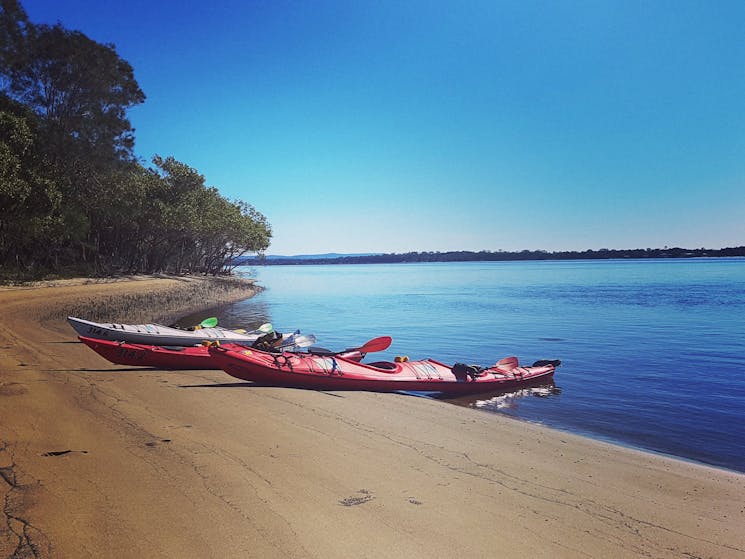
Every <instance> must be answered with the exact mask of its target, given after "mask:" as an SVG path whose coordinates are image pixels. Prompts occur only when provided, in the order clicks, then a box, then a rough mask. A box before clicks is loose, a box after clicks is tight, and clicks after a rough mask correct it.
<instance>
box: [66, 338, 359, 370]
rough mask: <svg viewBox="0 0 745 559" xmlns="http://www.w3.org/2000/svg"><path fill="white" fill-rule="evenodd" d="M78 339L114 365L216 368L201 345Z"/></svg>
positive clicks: (243, 347)
mask: <svg viewBox="0 0 745 559" xmlns="http://www.w3.org/2000/svg"><path fill="white" fill-rule="evenodd" d="M78 339H79V340H80V341H81V342H83V343H84V344H85V345H87V346H88V347H89V348H91V349H92V350H93V351H95V352H96V353H98V354H99V355H100V356H101V357H103V358H104V359H106V360H108V361H110V362H111V363H114V364H116V365H127V366H132V367H154V368H157V369H168V370H182V369H187V370H188V369H216V370H219V369H220V367H219V366H218V365H217V364H216V363H215V361H214V360H213V359H212V357H211V356H210V354H209V352H208V351H207V347H206V346H203V345H202V346H191V347H185V346H160V345H153V344H133V343H128V342H119V341H113V340H100V339H96V338H88V337H86V336H78ZM226 347H230V348H232V349H234V350H236V351H242V350H246V349H248V346H246V345H239V344H226ZM344 357H345V358H346V359H349V360H351V361H355V360H356V361H359V360H361V359H362V357H363V354H362V353H360V352H359V351H353V352H347V353H345V354H344Z"/></svg>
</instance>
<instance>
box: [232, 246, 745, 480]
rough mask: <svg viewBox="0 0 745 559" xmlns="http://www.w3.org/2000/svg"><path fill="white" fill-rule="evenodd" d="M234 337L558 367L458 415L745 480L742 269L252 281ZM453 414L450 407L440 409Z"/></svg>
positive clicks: (324, 270) (601, 264)
mask: <svg viewBox="0 0 745 559" xmlns="http://www.w3.org/2000/svg"><path fill="white" fill-rule="evenodd" d="M240 271H241V273H243V274H245V275H250V276H253V277H255V278H256V279H257V280H258V282H259V283H260V284H261V285H263V286H264V287H266V290H265V291H264V292H263V293H262V294H260V295H259V296H257V297H255V298H253V299H250V300H248V301H245V302H243V303H239V304H237V305H233V306H231V307H229V308H227V309H222V310H221V311H220V312H219V314H218V316H219V318H220V323H221V324H222V325H226V326H234V327H239V326H253V327H255V326H258V325H259V324H261V323H263V322H272V323H273V324H274V326H275V328H276V329H278V330H280V331H283V330H292V329H295V328H301V329H302V330H303V331H304V332H306V333H314V334H316V336H317V337H318V345H321V346H324V347H328V348H331V349H341V348H344V347H349V346H355V345H360V344H361V343H363V342H365V341H367V340H368V339H370V338H373V337H376V336H380V335H384V334H388V335H391V336H393V339H394V342H393V345H392V346H391V349H390V350H389V351H387V352H385V353H381V354H377V355H376V359H377V358H378V357H380V358H387V359H392V358H393V357H394V356H395V355H408V356H409V357H410V358H412V359H413V358H423V357H433V358H435V359H438V360H441V361H444V362H446V363H452V362H455V361H462V362H468V363H475V364H481V365H487V364H491V363H494V362H495V361H496V360H497V359H499V358H501V357H505V356H508V355H516V356H517V357H518V358H519V359H520V360H521V361H525V362H528V364H529V363H532V362H533V361H534V360H536V359H540V358H559V359H561V360H562V362H563V365H562V367H560V368H559V369H558V371H557V374H556V376H555V379H554V382H555V386H545V387H542V388H539V389H533V390H524V391H520V392H518V393H514V394H509V395H484V396H479V397H478V398H476V397H471V398H470V399H468V398H467V399H460V400H457V401H456V403H459V404H461V405H468V406H474V407H478V408H480V409H483V410H486V411H491V412H495V413H505V414H509V415H512V416H515V417H518V418H521V419H524V420H528V421H533V422H538V423H542V424H545V425H549V426H552V427H556V428H559V429H564V430H568V431H573V432H576V433H580V434H584V435H589V436H592V437H595V438H600V439H605V440H610V441H614V442H618V443H621V444H625V445H629V446H634V447H638V448H643V449H648V450H653V451H658V452H663V453H667V454H672V455H675V456H679V457H683V458H688V459H692V460H697V461H700V462H704V463H707V464H712V465H716V466H722V467H725V468H730V469H733V470H738V471H741V472H742V471H745V259H740V258H738V259H710V260H709V259H696V260H655V261H591V262H582V261H570V262H489V263H436V264H395V265H385V264H383V265H356V266H338V265H337V266H274V267H259V268H244V269H242V270H240ZM443 405H446V404H443Z"/></svg>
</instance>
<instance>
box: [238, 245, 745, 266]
mask: <svg viewBox="0 0 745 559" xmlns="http://www.w3.org/2000/svg"><path fill="white" fill-rule="evenodd" d="M725 256H745V246H740V247H731V248H722V249H708V248H678V247H676V248H637V249H628V250H612V249H600V250H585V251H581V252H579V251H560V252H548V251H545V250H522V251H519V252H504V251H498V252H492V251H488V250H482V251H480V252H471V251H466V250H460V251H451V252H406V253H402V254H396V253H391V254H372V255H366V256H341V257H338V258H307V257H306V258H240V259H237V260H236V261H235V262H234V263H235V264H236V265H247V266H277V265H280V266H281V265H294V264H389V263H405V262H489V261H510V260H600V259H611V258H701V257H725Z"/></svg>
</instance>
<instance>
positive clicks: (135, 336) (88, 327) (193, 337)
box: [67, 316, 267, 346]
mask: <svg viewBox="0 0 745 559" xmlns="http://www.w3.org/2000/svg"><path fill="white" fill-rule="evenodd" d="M67 322H69V323H70V326H72V327H73V328H74V329H75V331H76V332H77V333H78V335H79V336H85V337H87V338H96V339H99V340H113V341H117V342H129V343H133V344H150V345H174V346H192V345H200V344H201V343H202V342H204V341H210V342H213V341H219V342H220V343H232V344H247V345H250V344H251V343H253V342H255V341H256V340H257V339H258V338H260V337H261V336H263V335H264V334H266V333H267V332H266V330H262V329H259V330H254V331H253V332H246V333H245V334H244V333H240V332H236V331H234V330H228V329H227V328H221V327H219V326H216V327H214V328H199V329H197V330H180V329H178V328H171V327H170V326H163V325H161V324H112V323H106V324H103V323H99V322H91V321H90V320H83V319H82V318H76V317H74V316H68V317H67Z"/></svg>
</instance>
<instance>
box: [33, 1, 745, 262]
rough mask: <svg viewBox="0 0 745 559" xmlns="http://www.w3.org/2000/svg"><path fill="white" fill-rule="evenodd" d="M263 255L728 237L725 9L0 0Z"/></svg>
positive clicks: (737, 213)
mask: <svg viewBox="0 0 745 559" xmlns="http://www.w3.org/2000/svg"><path fill="white" fill-rule="evenodd" d="M21 1H22V3H23V5H24V7H25V8H26V10H27V11H28V13H29V17H30V19H31V20H32V21H33V22H35V23H55V22H58V21H59V22H61V23H62V24H63V25H64V26H65V27H67V28H70V29H77V30H80V31H82V32H84V33H85V34H86V35H88V36H89V37H91V38H93V39H95V40H97V41H99V42H102V43H113V44H114V45H115V46H116V49H117V52H118V53H119V55H120V56H121V57H122V58H124V59H126V60H128V61H129V62H130V63H131V64H132V66H133V67H134V70H135V77H136V79H137V81H138V82H139V84H140V86H141V88H142V89H143V91H144V92H145V94H146V95H147V100H146V101H145V103H144V104H143V105H141V106H139V107H137V108H135V109H132V110H131V111H130V118H131V120H132V122H133V124H134V126H135V128H136V153H137V154H138V156H140V157H141V158H142V159H143V161H145V162H149V161H150V159H151V158H152V156H153V155H154V154H160V155H163V156H168V155H173V156H174V157H175V158H176V159H178V160H180V161H183V162H184V163H186V164H188V165H190V166H192V167H194V168H196V169H197V170H198V171H200V172H201V173H202V174H203V175H205V177H206V180H207V184H208V185H210V186H216V187H217V188H218V189H219V190H220V191H221V192H222V193H223V194H224V195H225V196H226V197H228V198H239V199H242V200H245V201H247V202H249V203H251V204H253V205H254V206H255V207H256V209H258V210H259V211H260V212H262V213H263V214H265V215H266V216H267V218H268V219H269V221H270V223H271V224H272V227H273V230H274V238H273V241H272V245H271V247H270V248H269V250H268V251H267V252H268V253H269V254H286V255H290V254H309V253H310V254H315V253H325V252H343V253H357V252H407V251H429V250H432V251H436V250H440V251H447V250H500V249H503V250H522V249H546V250H584V249H587V248H593V249H598V248H646V247H663V246H665V245H668V246H683V247H688V248H698V247H707V248H719V247H725V246H735V245H743V244H745V32H743V30H744V29H745V2H743V1H741V0H735V1H726V0H713V1H712V0H702V1H696V2H694V1H686V0H671V1H656V2H655V1H649V0H645V1H634V0H618V1H603V0H574V1H571V0H567V1H556V2H554V1H548V0H542V1H529V0H515V1H499V0H489V1H466V2H460V1H455V0H452V1H449V2H437V1H432V0H428V1H405V0H398V1H396V0H390V1H389V0H383V1H372V0H353V1H333V2H332V1H310V0H308V1H293V2H287V1H283V0H266V1H257V2H249V1H241V0H213V1H212V2H203V1H187V0H180V1H158V0H128V1H123V0H111V1H107V2H101V1H100V0H21Z"/></svg>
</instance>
